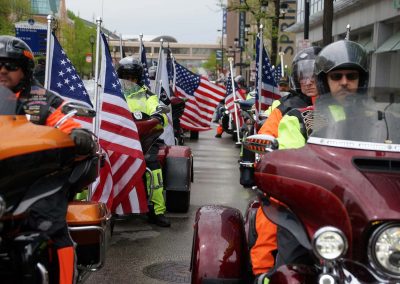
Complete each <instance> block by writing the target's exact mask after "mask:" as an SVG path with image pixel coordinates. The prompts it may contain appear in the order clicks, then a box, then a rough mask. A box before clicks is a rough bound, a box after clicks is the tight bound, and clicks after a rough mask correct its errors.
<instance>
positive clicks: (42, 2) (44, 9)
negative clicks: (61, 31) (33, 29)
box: [31, 0, 60, 15]
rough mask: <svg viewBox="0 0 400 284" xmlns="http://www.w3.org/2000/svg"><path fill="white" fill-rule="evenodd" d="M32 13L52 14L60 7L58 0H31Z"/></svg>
mask: <svg viewBox="0 0 400 284" xmlns="http://www.w3.org/2000/svg"><path fill="white" fill-rule="evenodd" d="M31 8H32V13H33V14H37V15H49V14H50V15H54V14H57V13H58V9H59V8H60V0H32V1H31Z"/></svg>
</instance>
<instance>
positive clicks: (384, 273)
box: [367, 222, 400, 279]
mask: <svg viewBox="0 0 400 284" xmlns="http://www.w3.org/2000/svg"><path fill="white" fill-rule="evenodd" d="M390 227H400V223H395V222H390V223H386V224H383V225H380V226H378V227H377V228H376V229H375V230H374V232H373V233H372V234H371V236H370V238H369V240H368V250H367V254H368V259H369V263H370V265H371V267H372V268H373V269H374V270H375V271H377V272H378V273H379V274H380V276H385V277H387V276H388V275H389V276H390V277H393V278H396V279H400V275H398V274H393V272H390V271H389V270H387V269H386V268H384V267H382V266H381V265H380V264H379V262H378V261H377V260H376V259H375V257H374V256H373V255H372V254H374V255H375V252H374V253H373V252H372V247H373V246H374V245H375V244H376V239H377V237H378V236H379V235H380V234H382V232H383V231H385V230H387V229H389V228H390ZM373 242H374V243H373Z"/></svg>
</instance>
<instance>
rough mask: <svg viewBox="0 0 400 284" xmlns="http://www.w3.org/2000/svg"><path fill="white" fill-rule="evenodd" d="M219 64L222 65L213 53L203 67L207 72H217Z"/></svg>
mask: <svg viewBox="0 0 400 284" xmlns="http://www.w3.org/2000/svg"><path fill="white" fill-rule="evenodd" d="M217 64H220V62H217V57H216V53H215V51H214V52H211V54H210V56H209V57H208V59H207V61H206V62H204V63H203V64H202V67H203V68H204V69H207V70H215V67H216V66H217Z"/></svg>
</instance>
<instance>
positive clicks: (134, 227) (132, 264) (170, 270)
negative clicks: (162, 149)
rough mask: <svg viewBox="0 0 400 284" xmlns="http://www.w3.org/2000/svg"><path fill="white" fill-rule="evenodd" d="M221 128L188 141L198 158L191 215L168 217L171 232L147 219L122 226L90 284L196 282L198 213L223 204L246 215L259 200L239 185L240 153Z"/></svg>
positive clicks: (135, 218) (119, 223) (139, 218)
mask: <svg viewBox="0 0 400 284" xmlns="http://www.w3.org/2000/svg"><path fill="white" fill-rule="evenodd" d="M214 135H215V129H213V130H210V131H207V132H201V133H200V135H199V139H198V140H189V139H188V138H187V139H186V140H185V143H186V145H188V146H190V147H191V149H192V152H193V156H194V182H193V184H192V188H191V204H190V208H189V211H188V212H187V213H186V214H177V213H167V217H169V218H170V220H171V227H170V228H160V227H157V226H155V225H152V224H148V223H147V222H146V217H145V216H133V217H131V218H129V219H126V220H119V221H117V223H116V225H115V229H114V235H113V236H112V239H111V242H110V245H109V248H108V250H107V254H106V264H105V266H104V267H103V268H102V269H101V270H100V271H98V272H95V273H92V275H90V277H89V278H88V280H87V281H86V283H89V284H100V283H120V284H122V283H149V284H159V283H190V271H189V266H190V256H191V247H192V238H193V223H194V217H195V214H196V211H197V209H198V208H199V207H200V206H202V205H206V204H223V205H226V206H231V207H235V208H238V209H240V210H241V211H242V213H243V212H244V210H245V209H246V206H247V203H248V201H249V200H250V199H252V198H253V197H254V193H253V192H252V191H251V189H246V188H243V187H242V186H241V185H240V184H239V165H238V162H237V160H238V159H239V150H240V149H239V148H238V147H237V146H235V144H234V142H233V141H232V138H231V135H228V134H223V136H222V138H221V139H218V138H214Z"/></svg>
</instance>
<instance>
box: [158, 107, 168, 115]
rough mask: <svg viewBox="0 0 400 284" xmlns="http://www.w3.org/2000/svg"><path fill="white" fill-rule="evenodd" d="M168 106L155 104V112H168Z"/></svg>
mask: <svg viewBox="0 0 400 284" xmlns="http://www.w3.org/2000/svg"><path fill="white" fill-rule="evenodd" d="M169 111H170V110H169V107H168V106H165V105H158V106H157V108H156V112H158V113H164V114H165V113H169Z"/></svg>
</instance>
